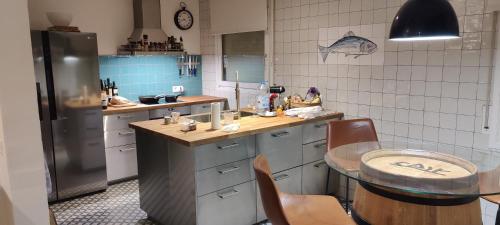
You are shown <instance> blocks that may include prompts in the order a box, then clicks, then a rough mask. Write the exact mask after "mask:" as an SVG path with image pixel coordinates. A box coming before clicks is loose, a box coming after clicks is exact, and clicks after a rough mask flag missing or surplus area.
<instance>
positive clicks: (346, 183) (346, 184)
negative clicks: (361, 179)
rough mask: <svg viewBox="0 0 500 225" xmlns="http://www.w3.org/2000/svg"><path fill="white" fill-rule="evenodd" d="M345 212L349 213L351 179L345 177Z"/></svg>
mask: <svg viewBox="0 0 500 225" xmlns="http://www.w3.org/2000/svg"><path fill="white" fill-rule="evenodd" d="M345 180H346V182H345V212H346V213H349V177H348V176H345Z"/></svg>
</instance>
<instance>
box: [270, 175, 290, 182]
mask: <svg viewBox="0 0 500 225" xmlns="http://www.w3.org/2000/svg"><path fill="white" fill-rule="evenodd" d="M289 177H290V176H288V174H281V175H278V176H276V177H275V178H274V181H280V180H285V179H288V178H289Z"/></svg>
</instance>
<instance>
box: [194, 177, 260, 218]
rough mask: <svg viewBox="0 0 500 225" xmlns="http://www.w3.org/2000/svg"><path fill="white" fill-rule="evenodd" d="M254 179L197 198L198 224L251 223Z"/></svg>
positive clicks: (253, 205) (253, 203)
mask: <svg viewBox="0 0 500 225" xmlns="http://www.w3.org/2000/svg"><path fill="white" fill-rule="evenodd" d="M255 201H256V198H255V181H251V182H247V183H243V184H240V185H236V186H234V187H230V188H227V189H224V190H221V191H217V192H214V193H211V194H208V195H205V196H201V197H199V198H198V204H197V211H196V214H197V217H198V218H197V221H198V225H252V224H255V222H256V216H255V213H256V212H255V208H256V204H255Z"/></svg>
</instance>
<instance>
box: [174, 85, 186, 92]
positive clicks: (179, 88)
mask: <svg viewBox="0 0 500 225" xmlns="http://www.w3.org/2000/svg"><path fill="white" fill-rule="evenodd" d="M172 92H174V93H182V92H184V86H182V85H181V86H172Z"/></svg>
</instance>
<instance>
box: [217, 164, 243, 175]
mask: <svg viewBox="0 0 500 225" xmlns="http://www.w3.org/2000/svg"><path fill="white" fill-rule="evenodd" d="M239 169H240V167H239V166H231V167H229V168H225V169H221V170H217V172H219V173H220V174H227V173H231V172H234V171H236V170H239Z"/></svg>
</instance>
